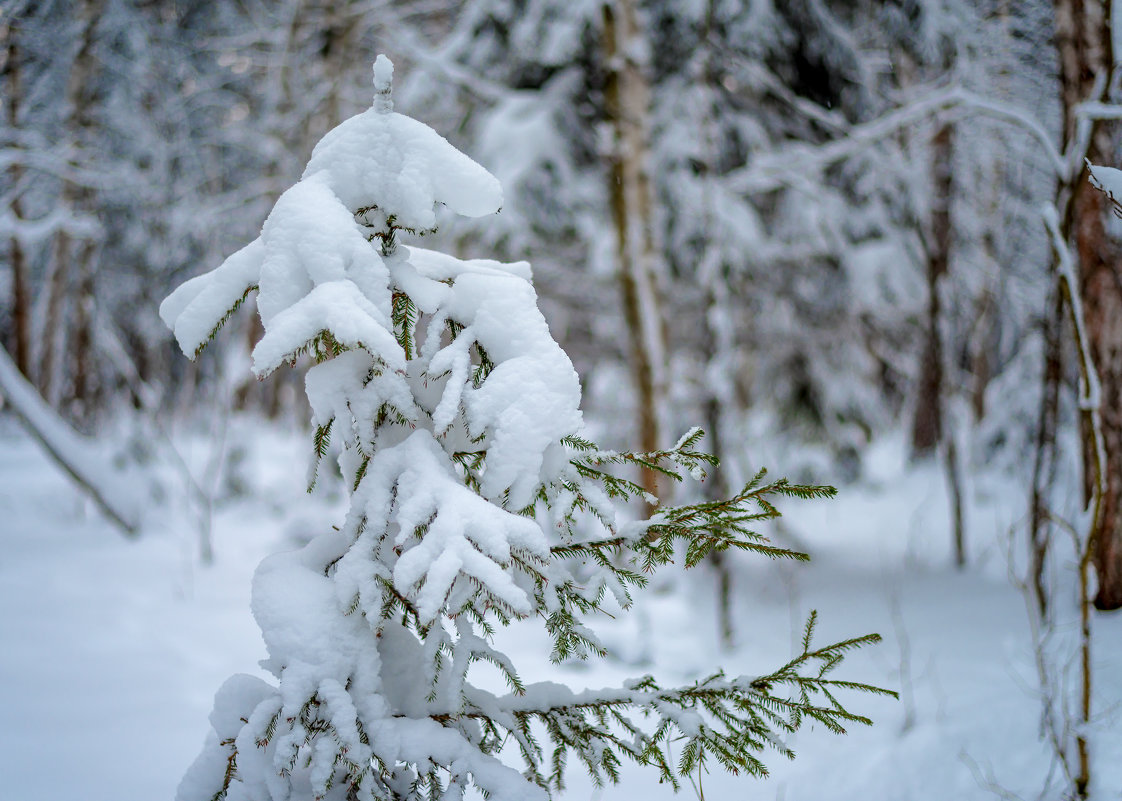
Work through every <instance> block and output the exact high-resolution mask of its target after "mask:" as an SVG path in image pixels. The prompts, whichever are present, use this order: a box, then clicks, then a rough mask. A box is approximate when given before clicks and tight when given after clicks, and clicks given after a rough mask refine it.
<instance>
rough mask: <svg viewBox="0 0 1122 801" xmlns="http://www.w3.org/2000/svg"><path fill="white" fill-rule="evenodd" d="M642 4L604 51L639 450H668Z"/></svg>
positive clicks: (618, 20)
mask: <svg viewBox="0 0 1122 801" xmlns="http://www.w3.org/2000/svg"><path fill="white" fill-rule="evenodd" d="M636 6H637V3H636V2H635V0H615V2H613V3H607V4H605V5H604V51H605V61H606V62H607V65H608V81H607V86H606V88H605V100H606V106H607V108H606V111H607V115H608V118H609V119H610V120H611V123H612V128H613V134H614V143H613V148H612V152H611V154H610V156H609V163H610V170H609V175H608V191H609V197H610V200H611V207H612V221H613V223H614V225H615V229H616V240H617V249H618V250H617V253H618V259H619V283H620V292H621V294H622V298H623V312H624V319H625V321H626V323H627V329H628V337H629V344H630V349H631V370H632V376H633V380H634V382H635V388H636V390H637V392H638V403H639V447H640V449H641V450H644V451H654V450H657V449H658V448H659V446H660V444H661V437H660V433H661V432H660V424H661V422H662V421H661V408H662V406H663V402H664V401H663V399H664V397H665V394H666V386H665V382H666V377H665V372H666V344H665V333H664V328H663V320H662V311H661V304H660V302H659V289H658V278H657V268H656V252H655V243H654V221H653V218H652V213H651V211H652V204H653V197H652V192H651V183H650V175H649V172H648V161H649V136H650V129H649V116H650V85H649V84H648V82H647V78H646V76H645V75H644V74H643V68H642V67H643V65H642V64H640V63H639V61H638V58H637V53H636V49H637V48H636V45H637V43H638V42H639V41H640V36H641V35H642V34H641V31H640V28H639V18H638V9H637V7H636ZM642 484H643V486H644V488H645V489H646V490H647V491H648V492H651V493H652V494H657V492H658V481H657V476H656V474H655V473H654V472H652V471H644V472H643V475H642Z"/></svg>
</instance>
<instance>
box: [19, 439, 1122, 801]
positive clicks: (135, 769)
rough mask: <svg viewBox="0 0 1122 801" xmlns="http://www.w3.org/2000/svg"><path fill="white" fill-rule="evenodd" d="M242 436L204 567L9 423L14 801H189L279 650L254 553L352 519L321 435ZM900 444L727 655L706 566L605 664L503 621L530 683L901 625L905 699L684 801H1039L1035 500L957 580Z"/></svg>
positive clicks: (1099, 777) (1107, 772) (876, 668)
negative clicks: (806, 631)
mask: <svg viewBox="0 0 1122 801" xmlns="http://www.w3.org/2000/svg"><path fill="white" fill-rule="evenodd" d="M231 431H232V434H231V439H232V440H233V441H234V442H235V444H236V443H253V445H252V447H250V448H249V450H248V453H247V456H246V458H245V460H244V461H242V462H241V464H240V465H239V467H238V474H239V475H240V476H241V478H242V479H243V481H244V482H245V483H246V484H247V485H248V490H249V491H248V492H246V493H245V494H242V495H231V496H230V497H228V498H227V499H226V500H224V501H222V502H221V503H220V504H219V505H218V506H217V508H216V511H215V518H214V536H213V539H214V549H215V554H216V560H215V563H214V564H213V565H212V566H209V567H206V566H202V565H200V564H198V562H197V559H196V556H195V555H196V553H197V545H196V537H197V531H196V520H195V517H194V516H193V515H192V514H190V513H189V512H188V511H178V512H172V511H170V510H171V509H182V507H183V505H182V504H170V505H168V506H167V508H165V507H163V506H160V505H153V507H152V508H151V509H150V510H149V512H148V522H147V525H146V527H145V530H144V532H143V534H142V536H141V538H140V539H139V540H138V541H136V542H129V541H126V540H125V539H124V538H122V537H121V536H120V535H119V534H118V533H117V532H116V531H115V530H114V529H112V528H111V527H110V526H109V525H108V524H107V523H105V522H104V521H103V520H101V519H100V518H99V517H98V516H97V514H96V512H95V511H94V510H93V509H92V507H91V506H90V505H89V504H88V503H87V502H86V501H84V500H83V499H82V498H81V497H80V496H79V495H78V494H77V493H76V491H75V490H74V489H72V487H71V486H70V485H69V484H68V482H67V480H66V478H65V477H64V476H62V475H61V474H60V473H59V472H58V471H57V470H56V469H55V468H54V467H53V466H52V465H51V464H50V463H49V462H48V461H47V460H46V458H45V457H44V456H43V455H42V454H41V453H40V452H39V451H38V450H37V447H36V446H35V444H34V443H33V442H32V441H31V440H30V439H29V438H27V437H26V436H25V435H24V434H23V433H22V432H21V431H20V430H19V429H18V428H16V427H15V426H14V424H11V422H10V421H0V545H2V548H3V551H2V553H3V556H2V557H0V606H2V608H3V610H4V612H3V614H0V801H29V800H31V799H39V800H41V801H54V800H55V799H58V800H59V801H62V800H65V801H73V800H74V799H82V800H83V801H99V800H100V799H105V801H134V800H135V801H141V800H142V799H143V801H153V800H154V799H169V798H171V797H172V796H173V794H174V791H175V786H176V784H177V782H178V781H179V778H180V776H181V775H182V773H183V771H184V769H185V768H186V766H187V765H188V764H189V762H190V761H191V760H192V759H193V758H194V756H195V754H196V752H197V750H198V749H199V747H200V746H201V744H202V742H203V738H204V735H205V734H206V731H207V729H208V726H207V720H206V716H207V714H208V712H209V709H210V704H211V700H212V695H213V692H214V691H215V689H217V687H218V686H219V684H220V683H221V682H222V681H223V680H224V679H225V678H226V677H227V676H228V675H229V674H231V673H234V672H256V661H257V660H258V659H259V658H261V657H263V656H264V646H263V644H262V642H261V638H260V636H259V634H258V631H257V627H256V625H255V624H254V622H253V620H252V618H251V616H250V613H249V583H250V577H251V574H252V571H253V569H254V567H255V566H256V564H257V562H258V561H259V559H260V558H261V557H262V556H264V555H265V554H267V553H270V552H272V551H274V550H277V549H280V548H287V547H292V545H293V543H294V542H295V541H296V540H297V539H298V538H300V537H301V536H302V534H305V533H308V532H310V530H311V529H310V528H309V527H310V526H312V525H314V524H313V523H312V522H311V521H312V520H314V519H315V517H316V515H317V514H322V515H323V520H322V523H321V524H320V525H330V524H331V523H333V522H337V519H336V518H333V515H338V513H339V512H338V505H337V504H336V505H334V506H333V505H332V503H331V499H330V498H317V499H314V500H313V507H314V508H313V510H312V511H311V512H309V511H307V509H306V507H307V505H308V499H307V496H306V495H304V493H303V488H302V481H303V478H304V469H303V465H304V463H305V460H306V455H307V453H308V447H309V446H308V444H307V443H306V442H304V441H302V440H300V439H298V438H297V437H294V436H289V435H283V434H279V433H278V432H276V431H272V430H270V429H267V428H262V427H260V426H259V425H257V424H255V423H252V422H251V421H234V423H233V424H232V428H231ZM197 447H198V448H200V449H201V451H205V447H204V446H202V445H199V446H197ZM901 453H902V448H900V447H898V445H897V444H894V443H893V442H892V441H886V442H885V443H883V444H882V445H881V446H879V448H878V450H877V451H875V452H874V453H873V455H872V458H871V460H870V462H869V469H868V470H867V477H866V479H865V481H864V482H863V483H862V484H861V485H860V486H858V487H855V488H851V489H848V490H845V491H843V493H842V494H841V495H840V497H839V498H837V499H835V500H833V501H828V502H815V503H805V502H804V503H796V502H789V503H788V504H787V505H786V507H785V511H786V517H785V518H784V520H785V522H786V526H785V528H784V531H785V532H787V533H788V534H789V535H791V536H794V537H796V538H797V539H798V540H799V542H800V543H801V544H803V545H805V546H806V547H808V548H809V549H810V550H811V552H812V554H813V555H814V557H815V559H814V561H813V562H812V563H811V564H810V565H790V566H787V565H783V566H779V565H775V564H768V563H763V562H761V561H760V560H758V559H757V560H753V559H737V560H735V562H734V564H735V566H736V570H737V579H736V580H737V590H736V601H735V603H736V622H737V627H738V644H737V647H736V649H735V650H734V651H733V652H731V653H722V652H721V650H720V648H719V647H718V643H717V638H716V625H715V623H714V621H713V617H714V615H713V611H714V605H715V601H714V595H715V593H714V590H713V586H712V576H711V575H710V574H707V573H706V572H704V570H702V569H699V570H697V571H696V572H695V573H694V574H693V575H690V576H686V577H684V578H678V579H675V580H659V581H656V582H654V586H653V587H652V588H651V589H650V590H649V591H648V592H647V593H646V594H645V595H644V597H643V600H642V602H641V603H640V604H639V605H638V607H637V608H636V609H635V610H634V611H633V612H632V613H630V614H627V615H621V616H618V617H617V618H616V619H615V620H605V621H603V624H602V630H603V631H604V632H606V637H607V641H608V642H609V644H610V645H611V647H612V650H613V658H612V659H610V660H608V661H607V662H604V663H602V664H597V665H572V666H562V667H555V666H550V665H549V664H548V662H547V661H546V656H547V654H548V650H549V646H548V643H547V640H546V637H545V636H544V635H543V634H542V633H541V632H540V631H539V630H538V629H537V628H536V627H534V626H533V625H530V624H527V625H521V626H519V627H518V628H517V630H515V631H510V632H505V633H503V634H502V635H501V636H502V639H503V644H504V646H505V647H506V650H507V651H508V653H510V654H511V656H512V657H513V659H514V662H515V664H516V665H517V666H519V667H520V668H521V670H522V672H523V677H524V678H525V679H528V680H540V679H544V678H549V679H552V680H555V681H564V682H566V683H568V684H570V685H572V686H573V687H574V688H581V687H584V686H598V685H605V684H613V683H616V682H618V681H619V680H620V679H621V678H623V677H627V676H634V675H640V674H643V673H648V672H654V673H656V674H658V675H659V676H660V677H664V678H667V679H676V680H679V681H689V680H692V679H694V678H697V677H699V676H700V675H702V674H705V673H706V672H707V671H710V670H711V669H712V668H714V667H716V666H718V665H720V666H721V667H723V668H725V670H726V671H728V672H731V673H754V672H759V671H763V670H765V669H768V668H769V667H774V666H777V665H778V664H780V663H781V662H782V661H784V660H785V659H786V658H787V657H788V655H789V654H790V650H791V648H792V646H793V641H794V639H795V638H796V637H797V635H798V632H799V630H800V628H801V626H802V623H803V621H804V620H805V616H806V614H807V612H808V611H809V610H810V609H818V610H819V613H820V620H821V623H820V627H819V637H820V641H821V642H823V643H825V642H827V641H829V640H830V639H831V638H835V639H837V638H842V637H847V636H852V635H857V634H862V633H865V632H868V631H878V632H880V633H881V634H882V635H884V638H885V639H884V642H883V643H882V644H881V645H880V646H878V647H876V648H875V649H868V650H867V651H866V652H863V653H859V654H856V655H854V656H853V657H851V658H850V659H849V660H848V661H847V663H846V666H845V673H846V676H847V677H850V678H856V679H860V680H863V681H869V682H872V683H879V684H881V685H883V686H887V687H892V688H898V689H900V690H902V693H903V695H902V699H901V701H899V702H895V701H891V700H887V699H877V698H870V697H855V698H851V699H849V700H850V701H851V708H852V709H854V710H855V711H858V712H861V713H863V714H867V715H869V716H870V717H872V718H873V720H874V721H875V725H874V726H872V727H871V728H862V727H858V728H857V729H855V730H853V731H852V732H851V733H850V734H849V735H848V736H846V737H840V738H839V737H836V736H833V735H829V734H828V733H826V732H822V731H820V730H819V731H808V732H804V733H801V734H800V735H799V736H798V738H797V740H796V741H795V743H794V745H795V749H796V751H797V752H798V758H797V759H796V760H795V761H793V762H786V761H785V760H783V759H782V758H781V757H778V756H776V755H774V754H773V755H771V756H770V758H769V759H767V760H766V761H767V763H768V764H769V766H770V767H771V768H772V770H773V774H772V776H771V777H770V778H769V779H767V780H758V779H752V778H749V777H734V776H728V775H724V774H722V773H720V771H719V768H716V767H715V768H714V770H713V772H712V773H708V774H705V775H703V776H701V777H700V779H699V781H700V785H699V787H696V788H695V787H691V786H688V785H687V786H685V787H684V788H683V790H682V793H683V797H687V798H689V797H694V796H696V795H698V794H703V795H704V797H705V798H707V799H784V801H795V800H796V799H808V800H809V799H815V800H816V801H828V800H829V799H838V801H842V800H848V799H874V800H876V799H885V800H887V799H900V800H901V801H903V800H905V799H917V800H918V799H924V800H925V801H936V800H938V801H943V800H944V799H986V798H994V797H998V796H997V795H995V790H997V789H999V788H1000V789H1003V790H1004V791H1006V792H1009V793H1013V794H1015V795H1016V796H1019V797H1022V798H1025V799H1030V798H1035V797H1037V795H1038V793H1039V790H1040V788H1041V787H1043V785H1044V782H1045V777H1046V776H1047V774H1048V771H1049V768H1050V757H1049V752H1048V750H1047V748H1046V747H1045V746H1044V745H1043V744H1042V743H1041V742H1040V738H1039V701H1038V699H1037V697H1036V689H1035V687H1036V685H1035V681H1036V679H1035V668H1034V666H1033V664H1034V663H1033V654H1032V649H1031V647H1030V636H1029V629H1028V625H1027V616H1026V614H1025V607H1024V601H1023V599H1022V597H1021V595H1020V593H1019V592H1018V591H1017V590H1016V589H1014V588H1013V587H1012V586H1011V585H1010V582H1009V581H1008V579H1007V570H1006V562H1007V557H1006V546H1005V540H1006V538H1007V531H1008V530H1009V527H1010V525H1011V524H1012V523H1014V522H1016V520H1017V519H1018V517H1019V515H1020V511H1019V508H1020V507H1019V505H1020V504H1021V503H1022V502H1021V500H1020V498H1019V496H1018V495H1017V493H1016V491H1015V490H1014V489H1013V488H1012V486H1011V485H1005V484H1003V483H1002V482H1000V481H996V480H991V481H989V482H988V483H987V484H985V485H984V486H985V487H986V489H985V491H984V492H983V491H981V490H978V489H977V487H978V486H982V484H981V483H978V484H976V485H975V486H976V491H975V492H974V498H973V502H972V504H971V506H970V508H969V513H970V514H969V521H970V537H971V557H972V566H971V568H970V569H969V570H968V571H966V572H962V573H959V572H955V571H954V570H952V569H951V568H950V567H949V566H948V565H949V562H950V558H949V550H950V549H949V534H948V533H947V532H948V526H947V514H946V507H947V504H946V501H945V497H944V491H943V482H942V478H941V476H942V474H941V473H940V472H939V471H938V470H937V469H935V468H933V467H932V468H918V469H914V470H907V471H906V470H905V469H904V463H903V459H902V457H901V455H900V454H901ZM187 456H188V461H190V462H192V463H196V462H198V463H203V462H205V460H206V458H207V454H206V453H203V452H200V453H199V454H194V455H192V454H187ZM194 457H197V458H194ZM304 529H307V532H305V531H304ZM1068 600H1069V599H1068ZM1095 628H1096V635H1095V638H1096V639H1095V647H1096V651H1095V660H1096V679H1097V687H1096V691H1097V695H1096V699H1095V707H1096V711H1097V714H1098V718H1097V724H1096V729H1095V731H1093V732H1092V733H1091V740H1092V748H1093V757H1094V776H1095V782H1096V784H1095V789H1096V790H1097V794H1096V797H1097V798H1103V799H1107V798H1119V797H1122V730H1120V725H1122V710H1120V707H1122V680H1120V679H1119V677H1120V676H1122V617H1118V616H1115V617H1104V618H1100V619H1097V620H1096V621H1095ZM1064 635H1065V632H1061V639H1062V637H1063V636H1064ZM1057 648H1062V643H1061V644H1059V645H1058V646H1057ZM481 680H483V681H486V680H487V677H485V676H484V677H481ZM695 781H698V777H695ZM987 781H988V782H992V785H993V786H991V787H987V786H985V785H986V783H987ZM671 795H672V793H671V791H670V789H669V788H668V787H665V786H660V785H659V784H658V783H657V778H656V776H655V774H654V773H653V772H651V771H647V770H643V769H637V768H630V767H629V768H626V769H625V771H624V781H623V782H622V783H621V785H619V786H615V787H607V788H603V789H597V788H593V787H591V786H590V785H589V783H588V780H587V778H586V777H585V776H583V775H582V774H581V773H580V772H579V769H577V770H573V771H570V786H569V788H568V790H567V792H566V793H565V795H564V796H563V798H571V799H639V798H642V799H644V801H656V799H662V798H669V797H671ZM1007 797H1014V796H1007Z"/></svg>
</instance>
